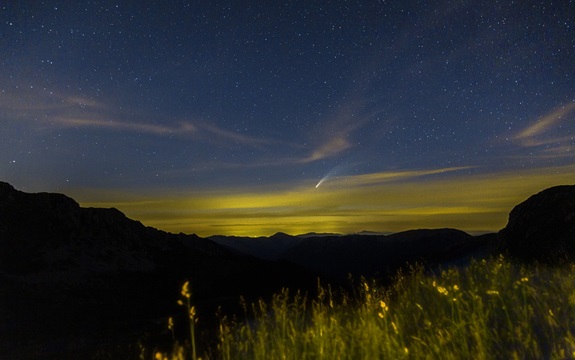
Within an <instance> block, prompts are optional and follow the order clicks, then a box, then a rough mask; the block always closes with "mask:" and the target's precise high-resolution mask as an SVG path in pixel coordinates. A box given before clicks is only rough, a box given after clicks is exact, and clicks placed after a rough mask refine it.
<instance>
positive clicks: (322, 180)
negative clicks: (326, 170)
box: [315, 175, 327, 189]
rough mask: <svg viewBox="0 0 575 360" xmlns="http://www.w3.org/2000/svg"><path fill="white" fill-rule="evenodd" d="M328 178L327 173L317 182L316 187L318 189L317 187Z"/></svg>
mask: <svg viewBox="0 0 575 360" xmlns="http://www.w3.org/2000/svg"><path fill="white" fill-rule="evenodd" d="M326 179H327V175H326V176H324V177H323V178H322V179H321V180H320V181H319V182H318V183H317V185H316V186H315V188H316V189H317V188H318V187H319V186H320V185H321V183H323V182H324V181H325V180H326Z"/></svg>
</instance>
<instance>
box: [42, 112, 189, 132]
mask: <svg viewBox="0 0 575 360" xmlns="http://www.w3.org/2000/svg"><path fill="white" fill-rule="evenodd" d="M51 125H52V126H54V125H58V126H62V127H93V128H99V129H109V130H114V131H132V132H138V133H147V134H154V135H159V136H165V135H170V136H182V135H188V134H194V133H196V132H197V131H198V129H197V127H196V126H195V125H193V124H191V123H186V122H180V123H178V124H176V125H173V126H165V125H156V124H145V123H135V122H124V121H116V120H109V119H94V118H76V117H74V118H72V117H71V118H67V117H56V118H53V119H52V121H51Z"/></svg>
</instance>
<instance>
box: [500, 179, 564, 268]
mask: <svg viewBox="0 0 575 360" xmlns="http://www.w3.org/2000/svg"><path fill="white" fill-rule="evenodd" d="M499 238H500V244H499V248H500V250H501V251H503V252H506V253H507V254H508V255H510V256H512V257H514V258H516V259H519V260H522V261H539V262H546V263H556V262H561V261H574V260H575V185H562V186H555V187H552V188H549V189H546V190H543V191H541V192H540V193H538V194H535V195H533V196H531V197H529V198H528V199H527V200H525V201H524V202H522V203H520V204H519V205H517V206H515V207H514V208H513V210H511V213H510V214H509V221H508V223H507V225H506V226H505V228H504V229H502V230H501V231H500V232H499Z"/></svg>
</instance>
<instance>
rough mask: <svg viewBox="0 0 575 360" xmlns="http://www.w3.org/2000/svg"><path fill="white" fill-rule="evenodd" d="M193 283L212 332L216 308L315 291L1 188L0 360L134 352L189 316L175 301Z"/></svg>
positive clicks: (199, 244) (291, 269)
mask: <svg viewBox="0 0 575 360" xmlns="http://www.w3.org/2000/svg"><path fill="white" fill-rule="evenodd" d="M185 280H190V285H191V289H192V292H193V301H194V303H195V304H196V306H197V308H198V310H199V312H200V317H202V318H203V319H202V324H204V326H207V324H209V323H210V321H213V320H210V318H212V319H213V318H214V317H215V316H214V315H215V309H216V307H217V306H219V305H222V306H223V307H224V311H225V309H226V308H230V307H232V306H235V307H237V306H238V303H239V297H240V296H244V297H246V298H247V299H254V298H257V297H260V296H267V295H270V294H272V293H274V292H276V291H278V290H279V289H280V288H281V287H284V286H285V287H292V288H298V287H302V288H312V287H315V283H316V279H315V276H312V275H308V273H306V272H304V271H302V270H300V269H298V268H296V267H295V266H294V265H292V264H286V263H283V264H280V263H271V262H267V261H263V260H259V259H256V258H253V257H249V256H246V255H238V254H237V253H234V252H231V251H229V250H227V249H225V248H223V247H222V246H220V245H218V244H216V243H214V242H213V241H210V240H208V239H202V238H200V237H198V236H196V235H184V234H178V235H175V234H170V233H167V232H164V231H160V230H157V229H154V228H150V227H146V226H144V225H143V224H141V223H140V222H138V221H134V220H131V219H129V218H127V217H126V216H125V215H124V214H123V213H122V212H120V211H119V210H117V209H114V208H111V209H99V208H82V207H80V206H79V204H78V203H76V202H75V201H74V200H72V199H70V198H68V197H66V196H65V195H62V194H50V193H38V194H29V193H24V192H21V191H17V190H15V189H14V188H13V187H12V186H11V185H9V184H7V183H5V182H0V319H1V321H0V354H1V355H0V357H2V358H4V357H5V358H19V359H36V358H38V359H44V358H60V359H66V358H71V359H78V358H86V357H88V356H89V357H91V356H92V355H93V353H92V351H93V350H94V349H101V348H102V347H105V346H107V345H109V346H111V347H114V346H115V345H114V344H116V343H118V342H119V343H127V344H136V343H137V342H138V339H139V337H140V336H142V334H143V333H144V332H148V331H150V329H152V330H153V329H156V330H158V329H159V331H165V330H166V327H165V325H163V326H160V327H159V328H158V327H157V325H155V324H157V323H158V322H161V323H162V324H164V323H165V318H166V317H167V316H170V315H172V314H174V313H175V314H177V313H182V315H184V314H183V312H182V311H181V309H179V308H177V305H176V300H177V297H178V295H179V289H180V286H181V284H182V283H183V282H184V281H185ZM156 330H154V331H155V332H157V331H156ZM119 358H126V356H119Z"/></svg>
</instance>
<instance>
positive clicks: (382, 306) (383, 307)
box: [379, 300, 389, 311]
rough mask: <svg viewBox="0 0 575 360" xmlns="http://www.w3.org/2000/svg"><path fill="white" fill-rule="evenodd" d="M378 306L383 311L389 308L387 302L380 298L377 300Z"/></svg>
mask: <svg viewBox="0 0 575 360" xmlns="http://www.w3.org/2000/svg"><path fill="white" fill-rule="evenodd" d="M379 306H380V307H381V308H382V309H383V310H384V311H388V310H389V307H388V306H387V304H386V303H385V302H384V301H383V300H380V301H379Z"/></svg>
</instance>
